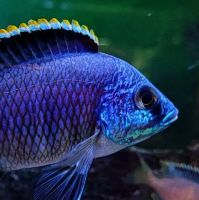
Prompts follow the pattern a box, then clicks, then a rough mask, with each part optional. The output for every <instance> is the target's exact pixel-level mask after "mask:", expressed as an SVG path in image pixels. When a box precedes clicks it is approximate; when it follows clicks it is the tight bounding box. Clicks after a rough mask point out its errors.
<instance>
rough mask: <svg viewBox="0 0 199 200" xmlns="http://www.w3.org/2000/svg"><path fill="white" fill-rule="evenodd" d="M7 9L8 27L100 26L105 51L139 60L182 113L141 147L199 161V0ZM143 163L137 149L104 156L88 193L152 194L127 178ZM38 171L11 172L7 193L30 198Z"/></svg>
mask: <svg viewBox="0 0 199 200" xmlns="http://www.w3.org/2000/svg"><path fill="white" fill-rule="evenodd" d="M0 13H1V17H0V28H5V27H6V26H7V25H10V24H14V25H18V24H19V23H21V22H27V21H28V20H29V19H37V18H43V17H45V18H47V19H50V18H52V17H56V18H58V19H63V18H66V19H69V20H72V19H76V20H78V21H79V23H80V24H85V25H88V27H90V28H92V29H94V30H95V33H96V35H97V36H98V37H99V41H100V51H102V52H105V53H110V54H112V55H114V56H117V57H120V58H122V59H124V60H126V61H128V62H129V63H130V64H132V65H134V66H136V68H138V69H139V70H140V71H141V72H142V73H143V74H144V75H145V76H146V77H147V78H148V79H149V80H150V81H151V82H153V83H154V84H155V85H156V86H157V87H158V88H159V89H160V91H162V92H163V93H165V94H166V96H168V97H169V98H170V99H171V100H172V101H173V102H174V103H175V105H176V107H177V108H178V109H179V111H180V114H179V119H178V121H177V122H175V123H174V124H173V125H172V126H171V127H169V128H168V129H166V130H165V131H164V132H162V133H161V134H158V135H155V136H154V137H152V138H151V139H149V140H146V141H145V142H143V143H142V144H140V145H139V146H141V147H142V148H147V149H152V150H153V149H160V150H162V152H164V153H161V155H160V154H159V155H156V158H157V157H158V158H161V159H162V158H163V159H167V160H179V161H181V160H182V161H183V162H187V163H190V164H191V163H196V164H197V163H198V161H197V157H198V155H199V153H198V152H199V1H196V0H189V1H187V0H181V1H178V0H168V1H158V0H151V1H147V0H125V1H122V0H100V1H99V0H84V1H83V0H25V1H22V0H6V1H5V0H0ZM197 144H198V145H197ZM165 150H166V151H165ZM165 152H166V153H165ZM152 161H153V158H152ZM137 163H138V160H137V157H136V155H135V154H134V153H133V152H131V151H130V150H125V151H122V152H119V153H117V154H115V155H112V156H109V157H107V158H101V159H98V160H96V161H95V162H94V164H93V167H92V169H91V171H90V175H89V179H88V183H87V189H86V191H85V195H84V197H83V199H88V200H91V199H94V200H95V199H96V200H98V199H106V200H108V199H114V200H117V199H118V200H119V199H121V200H126V199H131V200H132V199H137V200H139V199H140V200H142V199H143V200H144V199H150V198H151V197H150V195H151V194H150V193H151V191H150V188H147V187H146V186H140V187H137V186H133V185H130V184H128V183H127V182H128V181H126V180H125V178H124V177H125V175H126V174H127V173H130V171H132V170H133V168H135V167H136V164H137ZM34 173H35V171H34V170H33V171H30V172H23V171H20V172H17V173H15V172H13V173H9V174H8V173H6V174H4V173H3V174H2V178H1V181H0V199H8V200H9V199H30V193H31V180H32V177H33V175H34ZM135 195H137V196H136V197H135Z"/></svg>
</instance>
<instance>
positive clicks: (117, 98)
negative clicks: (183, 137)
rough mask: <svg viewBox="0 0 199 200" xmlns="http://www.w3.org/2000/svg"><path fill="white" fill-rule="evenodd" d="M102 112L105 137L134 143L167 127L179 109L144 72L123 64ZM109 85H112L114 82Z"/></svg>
mask: <svg viewBox="0 0 199 200" xmlns="http://www.w3.org/2000/svg"><path fill="white" fill-rule="evenodd" d="M121 71H122V75H121V74H120V75H118V77H117V78H115V80H114V81H115V83H114V84H115V87H114V88H112V89H111V90H110V92H109V93H108V94H107V96H108V98H107V99H106V100H105V103H104V109H103V111H102V112H101V120H102V122H103V131H104V134H105V135H106V137H108V138H109V139H111V140H112V141H113V142H115V143H117V144H124V145H129V146H130V145H133V144H136V143H139V142H141V141H143V140H145V139H147V138H149V137H151V136H152V135H154V134H156V133H159V132H160V131H162V130H163V129H165V128H167V127H168V126H169V125H170V124H172V123H173V122H174V121H175V120H177V118H178V109H177V108H176V107H175V106H174V104H173V103H172V102H171V101H170V100H169V99H168V98H167V97H166V96H165V95H163V94H162V93H161V92H160V91H159V90H158V89H157V88H156V87H155V86H154V85H153V84H152V83H151V82H150V81H149V80H148V79H147V78H146V77H145V76H144V75H143V74H141V73H140V72H139V71H138V70H136V69H135V68H134V67H132V66H131V65H129V64H127V63H125V64H123V68H122V69H121ZM114 84H112V85H114Z"/></svg>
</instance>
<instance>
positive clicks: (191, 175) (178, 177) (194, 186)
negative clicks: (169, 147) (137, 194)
mask: <svg viewBox="0 0 199 200" xmlns="http://www.w3.org/2000/svg"><path fill="white" fill-rule="evenodd" d="M140 161H141V165H142V171H137V174H136V175H134V182H137V183H146V184H148V185H149V186H151V187H152V188H153V189H154V190H155V191H156V192H157V194H158V196H159V197H160V198H161V200H178V199H179V200H198V199H199V169H198V168H197V167H192V166H190V165H186V164H182V163H174V162H161V170H160V171H159V172H158V174H157V175H155V174H154V173H153V171H152V170H151V169H150V168H149V166H148V165H147V163H146V162H145V161H144V160H143V159H142V158H140Z"/></svg>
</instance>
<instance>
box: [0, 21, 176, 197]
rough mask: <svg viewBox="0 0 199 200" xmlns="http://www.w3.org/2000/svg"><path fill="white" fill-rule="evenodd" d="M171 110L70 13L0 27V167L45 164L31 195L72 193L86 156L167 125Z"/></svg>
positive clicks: (80, 182)
mask: <svg viewBox="0 0 199 200" xmlns="http://www.w3.org/2000/svg"><path fill="white" fill-rule="evenodd" d="M177 115H178V111H177V109H176V108H175V106H174V105H173V103H171V102H170V101H169V100H168V99H167V98H166V97H165V96H164V95H163V94H162V93H161V92H160V91H158V90H157V89H156V88H155V87H154V86H153V85H152V84H151V83H150V82H149V81H148V80H147V79H146V78H145V77H144V76H143V75H142V74H141V73H140V72H138V71H137V70H136V69H135V68H134V67H133V66H131V65H130V64H128V63H126V62H125V61H123V60H121V59H119V58H115V57H113V56H110V55H107V54H104V53H100V52H98V39H97V37H96V36H95V34H94V32H93V31H92V30H91V31H89V30H88V28H87V27H86V26H84V25H83V26H80V25H79V23H78V22H77V21H75V20H73V21H72V23H69V21H68V20H63V21H62V22H59V21H58V20H57V19H55V18H53V19H51V20H50V21H47V20H46V19H39V20H38V21H34V20H30V21H29V22H28V24H25V23H22V24H20V26H19V27H16V26H8V27H7V29H6V30H5V29H1V30H0V122H1V123H0V168H1V169H2V170H6V171H10V170H17V169H22V168H31V167H39V166H47V169H46V170H45V171H44V172H43V174H42V175H41V176H40V177H39V180H38V182H37V183H36V185H35V189H34V199H36V200H44V199H46V200H47V199H48V200H49V199H50V200H51V199H53V200H55V199H57V200H59V199H65V200H69V199H70V200H76V199H80V198H81V195H82V192H83V188H84V185H85V181H86V176H87V173H88V170H89V168H90V165H91V163H92V161H93V159H94V158H97V157H102V156H106V155H109V154H112V153H114V152H116V151H119V150H121V149H123V148H125V147H127V146H131V145H134V144H136V143H138V142H141V141H143V140H145V139H147V138H149V137H150V136H152V135H154V134H155V133H158V132H160V131H161V130H163V129H165V128H166V127H168V126H169V125H170V124H171V123H172V122H174V121H175V120H176V119H177Z"/></svg>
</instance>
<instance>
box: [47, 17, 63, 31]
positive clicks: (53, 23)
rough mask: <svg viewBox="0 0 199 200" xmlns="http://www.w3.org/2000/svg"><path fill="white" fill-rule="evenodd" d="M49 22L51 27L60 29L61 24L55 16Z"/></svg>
mask: <svg viewBox="0 0 199 200" xmlns="http://www.w3.org/2000/svg"><path fill="white" fill-rule="evenodd" d="M50 24H51V27H52V29H61V24H60V22H59V21H58V20H57V19H56V18H52V19H51V20H50Z"/></svg>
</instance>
